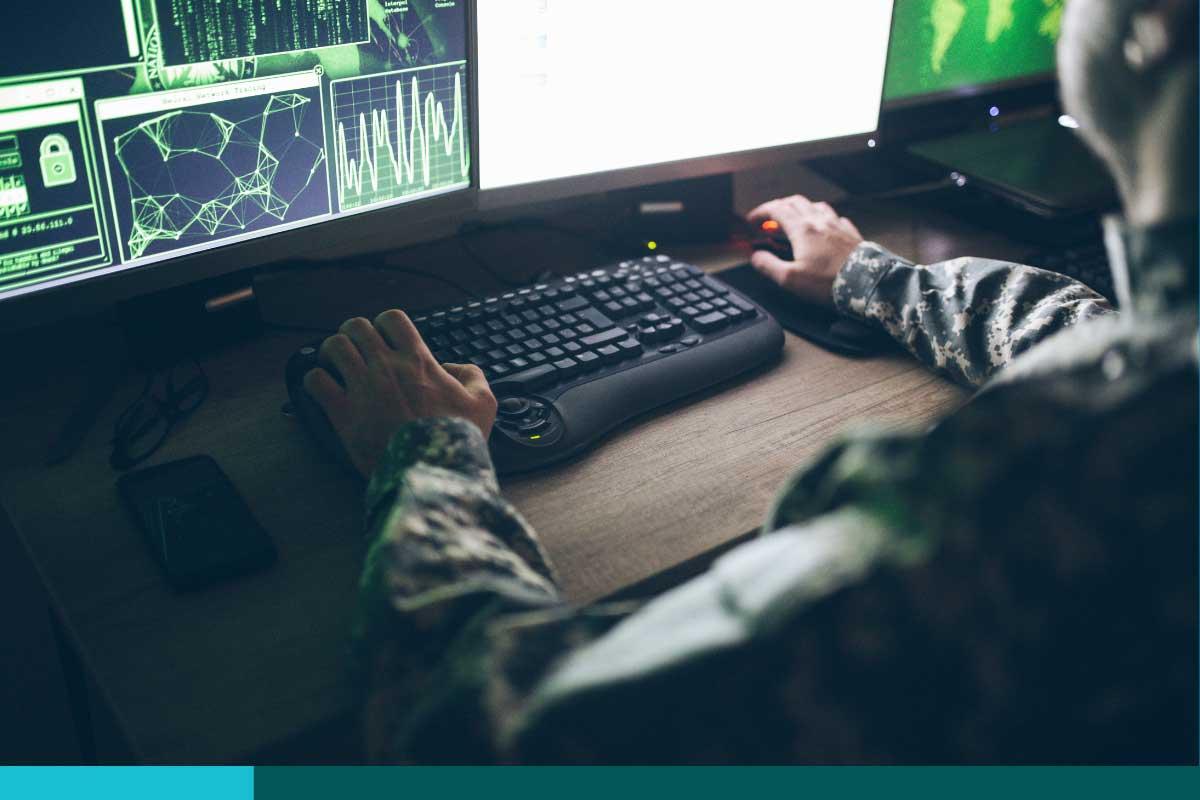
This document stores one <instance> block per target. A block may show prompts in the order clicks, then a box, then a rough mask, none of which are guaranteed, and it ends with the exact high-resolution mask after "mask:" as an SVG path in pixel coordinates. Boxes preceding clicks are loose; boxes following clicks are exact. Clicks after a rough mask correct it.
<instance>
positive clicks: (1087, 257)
mask: <svg viewBox="0 0 1200 800" xmlns="http://www.w3.org/2000/svg"><path fill="white" fill-rule="evenodd" d="M1025 263H1027V264H1029V265H1030V266H1032V267H1041V268H1042V269H1048V270H1053V271H1054V272H1061V273H1063V274H1064V275H1069V276H1070V277H1072V278H1074V279H1075V280H1077V281H1079V282H1080V283H1083V284H1085V285H1087V286H1088V287H1090V288H1092V289H1095V290H1096V291H1097V292H1099V293H1100V294H1102V295H1104V296H1105V297H1107V298H1108V299H1109V300H1110V301H1112V302H1116V293H1115V292H1114V290H1113V277H1112V267H1111V265H1110V264H1109V261H1108V251H1107V250H1106V249H1105V247H1104V241H1103V240H1102V239H1100V238H1099V237H1097V238H1094V239H1093V238H1089V239H1087V240H1084V241H1081V242H1077V243H1075V244H1073V245H1070V246H1067V247H1059V248H1057V249H1053V250H1041V251H1038V252H1035V253H1031V254H1030V255H1029V256H1028V257H1027V258H1026V259H1025Z"/></svg>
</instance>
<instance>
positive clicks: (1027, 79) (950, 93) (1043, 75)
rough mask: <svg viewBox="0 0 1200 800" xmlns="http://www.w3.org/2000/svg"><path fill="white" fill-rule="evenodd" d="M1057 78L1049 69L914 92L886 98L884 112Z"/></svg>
mask: <svg viewBox="0 0 1200 800" xmlns="http://www.w3.org/2000/svg"><path fill="white" fill-rule="evenodd" d="M1057 80H1058V74H1057V73H1056V72H1055V71H1054V70H1048V71H1045V72H1037V73H1030V74H1029V75H1022V76H1021V77H1018V78H1008V79H1005V80H1001V81H992V82H990V83H972V84H966V85H964V86H959V87H957V88H954V89H943V90H941V91H938V92H928V93H926V94H914V95H910V96H908V97H901V98H897V99H895V100H884V101H883V113H884V114H888V113H890V112H893V111H907V110H910V109H914V108H923V107H925V106H933V105H941V104H943V103H952V102H954V101H957V100H974V99H978V98H981V97H986V96H989V95H995V94H999V93H1002V92H1009V91H1015V90H1019V89H1030V88H1036V87H1042V86H1045V85H1047V84H1053V83H1055V82H1056V81H1057Z"/></svg>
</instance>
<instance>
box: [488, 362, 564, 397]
mask: <svg viewBox="0 0 1200 800" xmlns="http://www.w3.org/2000/svg"><path fill="white" fill-rule="evenodd" d="M568 360H569V359H568ZM571 363H574V362H571ZM558 372H559V369H558V366H557V365H555V364H541V365H539V366H536V367H530V368H529V369H526V370H522V371H520V372H514V373H512V374H511V375H508V376H507V377H505V378H503V379H502V380H498V381H493V382H492V391H493V392H495V393H497V394H501V393H512V394H525V393H528V392H532V391H537V390H538V389H540V388H542V387H543V386H549V385H550V384H551V383H554V380H555V378H556V377H558Z"/></svg>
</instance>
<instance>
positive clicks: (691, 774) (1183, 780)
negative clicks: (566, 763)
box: [254, 767, 1200, 800]
mask: <svg viewBox="0 0 1200 800" xmlns="http://www.w3.org/2000/svg"><path fill="white" fill-rule="evenodd" d="M254 786H255V798H256V800H343V799H344V800H384V798H387V800H449V798H458V797H466V798H472V800H509V798H521V800H533V798H543V797H544V798H554V800H563V798H570V800H589V799H590V798H595V799H596V800H625V798H631V799H632V798H635V797H647V796H650V797H663V798H679V797H686V798H688V800H697V798H722V800H743V798H754V797H800V795H796V794H793V793H796V792H805V793H818V794H819V796H821V797H833V798H837V800H844V799H846V798H855V797H865V798H871V799H872V800H897V799H898V798H905V797H918V798H921V800H931V799H932V798H939V797H945V798H953V799H954V800H1028V799H1029V798H1032V797H1045V796H1051V795H1053V796H1057V797H1086V798H1087V799H1088V800H1098V799H1099V798H1108V797H1112V798H1121V800H1129V798H1131V797H1146V796H1152V797H1154V798H1155V800H1163V799H1164V798H1177V797H1178V798H1185V797H1186V798H1195V797H1200V771H1197V770H1196V769H1192V768H1177V769H1157V768H1147V769H1139V768H1096V769H1071V768H1052V767H1048V768H999V767H997V768H979V769H975V768H948V769H939V768H925V767H915V768H914V767H908V768H906V767H897V768H885V767H878V768H871V767H844V768H842V767H819V768H804V767H779V768H738V767H696V768H678V769H672V768H654V767H646V768H620V767H612V768H604V767H600V768H593V767H581V768H572V767H544V768H537V767H532V768H526V767H512V768H485V767H480V768H442V767H409V768H405V767H397V768H386V767H378V768H352V767H349V768H299V769H290V768H286V767H260V768H258V769H256V770H255V771H254ZM785 792H786V793H788V794H786V795H784V794H783V793H785ZM1150 792H1152V793H1153V794H1148V793H1150Z"/></svg>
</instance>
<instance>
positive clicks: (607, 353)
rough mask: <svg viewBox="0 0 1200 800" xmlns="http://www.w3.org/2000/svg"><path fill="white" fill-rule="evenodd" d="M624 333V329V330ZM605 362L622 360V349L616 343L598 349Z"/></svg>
mask: <svg viewBox="0 0 1200 800" xmlns="http://www.w3.org/2000/svg"><path fill="white" fill-rule="evenodd" d="M622 333H624V331H622ZM596 352H597V353H599V354H600V358H601V359H602V360H603V361H604V363H605V364H615V363H616V362H618V361H620V360H621V350H620V349H619V348H617V347H616V346H614V345H611V344H609V345H605V346H604V347H601V348H600V349H599V350H597V351H596Z"/></svg>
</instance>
